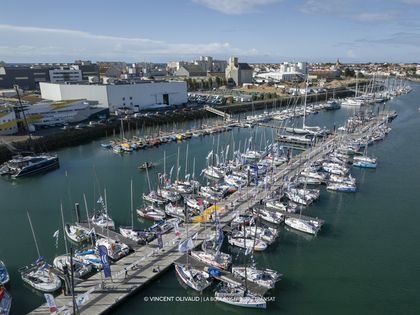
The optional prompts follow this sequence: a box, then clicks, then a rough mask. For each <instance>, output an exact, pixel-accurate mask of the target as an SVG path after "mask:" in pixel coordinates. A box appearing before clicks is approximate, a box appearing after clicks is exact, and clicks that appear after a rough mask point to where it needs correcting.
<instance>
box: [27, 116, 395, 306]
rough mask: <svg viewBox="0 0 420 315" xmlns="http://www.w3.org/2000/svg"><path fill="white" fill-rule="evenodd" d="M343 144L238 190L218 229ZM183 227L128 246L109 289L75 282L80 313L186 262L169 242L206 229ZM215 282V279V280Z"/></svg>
mask: <svg viewBox="0 0 420 315" xmlns="http://www.w3.org/2000/svg"><path fill="white" fill-rule="evenodd" d="M393 115H394V114H393V113H388V112H384V113H381V115H380V116H378V117H374V118H372V119H371V120H369V121H368V122H367V123H365V124H362V128H360V129H358V132H357V133H356V134H354V135H351V134H350V135H351V136H350V138H352V137H353V138H354V137H355V136H357V137H362V136H365V135H366V134H367V133H368V132H370V131H371V130H376V129H377V128H378V127H380V126H382V125H384V124H386V123H388V122H389V121H390V120H391V117H393ZM348 140H350V139H347V140H346V141H348ZM343 141H344V139H343V138H342V137H337V136H336V135H332V136H330V137H329V138H327V139H326V140H325V141H324V142H320V143H318V144H317V145H316V146H314V147H313V148H311V149H309V150H307V151H305V152H303V153H302V154H300V155H297V156H295V157H293V158H292V159H291V160H290V161H289V162H288V163H287V164H286V165H285V166H283V167H280V168H279V169H277V171H276V173H274V174H273V175H272V178H271V183H270V185H269V186H270V187H269V188H268V189H267V187H263V188H260V187H258V186H255V187H252V186H247V187H244V188H243V189H241V191H240V193H239V196H237V195H238V193H233V194H232V195H230V196H229V197H227V198H225V199H223V200H221V201H220V202H219V203H218V206H219V207H220V209H222V210H221V212H222V214H220V224H221V226H222V227H223V225H224V224H228V223H230V222H231V221H232V219H234V217H235V216H237V214H238V213H239V214H240V213H244V212H245V211H246V210H248V209H250V208H252V207H253V206H254V205H256V204H257V203H260V202H261V201H262V200H265V199H267V197H268V195H270V194H272V193H273V192H275V191H277V190H278V189H279V188H281V187H283V185H284V184H285V182H284V179H285V178H286V177H287V178H293V177H295V176H296V175H297V174H298V173H299V172H300V171H301V170H302V169H303V168H304V165H310V164H311V163H313V162H315V161H317V160H319V159H320V158H324V157H325V156H326V155H328V154H330V152H332V151H333V149H335V148H337V147H339V145H340V143H342V142H343ZM233 210H235V211H233ZM286 217H287V216H286ZM289 218H290V217H289ZM287 220H289V219H286V222H288V221H287ZM290 220H298V222H300V221H299V220H304V219H303V218H302V217H301V216H295V217H294V218H290ZM310 220H315V219H313V218H311V219H307V220H306V221H305V220H304V221H305V222H309V221H310ZM320 223H321V222H319V221H318V222H317V225H319V226H321V224H320ZM292 227H294V225H292ZM183 228H184V230H183V231H181V230H179V231H178V232H169V233H166V234H164V235H163V240H162V242H163V246H160V248H159V246H158V244H157V242H158V240H155V241H152V242H151V243H149V244H147V245H145V246H140V247H138V246H136V245H134V244H131V248H132V250H133V251H134V253H133V254H131V255H128V256H127V257H125V258H122V259H120V260H119V261H118V262H116V263H115V264H113V265H112V268H113V270H114V271H113V273H114V277H113V278H112V290H110V289H106V288H105V289H104V288H103V278H102V276H101V274H99V275H96V276H93V277H91V278H89V280H88V281H85V282H80V283H78V284H77V285H76V286H75V289H74V290H75V292H77V294H76V299H82V300H83V301H85V300H86V302H83V303H80V305H79V306H78V307H79V310H80V311H82V312H84V313H86V314H100V313H104V312H107V311H109V309H111V308H113V307H115V304H116V303H119V302H120V301H122V300H124V299H125V298H126V297H127V296H129V295H130V294H132V293H134V292H135V291H137V290H138V289H140V288H142V286H143V285H145V284H147V283H149V282H150V281H151V280H152V279H154V278H155V277H157V276H158V275H159V273H160V272H164V271H166V270H167V269H168V268H169V267H170V266H171V265H172V264H173V263H174V262H178V263H183V262H185V258H184V259H183V260H179V258H180V256H182V255H181V253H179V252H177V247H178V246H177V245H176V244H175V245H174V244H173V242H172V241H173V240H174V239H176V238H177V237H178V238H181V242H183V240H182V234H181V236H180V235H178V236H177V235H176V233H180V232H181V233H185V231H189V233H196V235H198V236H200V235H202V234H204V233H205V232H206V228H205V227H202V226H201V224H200V223H195V224H184V225H183ZM97 234H98V235H99V234H101V235H102V236H105V237H107V238H113V239H118V240H119V241H124V238H122V237H120V236H119V235H118V234H117V233H114V232H111V233H110V232H108V231H107V232H106V233H104V232H102V233H101V232H99V233H97ZM105 234H106V235H105ZM315 234H316V233H315ZM190 235H191V234H190ZM204 237H205V238H204V239H206V238H207V237H208V235H205V234H204ZM185 240H186V239H184V241H185ZM126 241H127V240H126ZM130 243H132V242H130ZM167 244H168V245H167ZM199 245H200V242H197V243H196V244H194V247H196V246H199ZM192 264H193V265H194V260H192ZM140 265H141V266H143V265H146V266H148V267H149V268H146V269H145V270H143V269H142V268H139V270H137V266H140ZM197 266H198V265H197V264H195V267H197ZM201 267H203V266H201ZM133 269H134V270H135V271H134V272H133V273H132V275H127V273H126V271H127V270H130V273H131V271H132V270H133ZM150 269H153V270H154V271H155V272H153V270H152V272H151V271H150ZM156 270H157V271H156ZM137 277H140V278H142V279H143V281H140V282H136V285H134V284H132V283H131V281H133V283H135V282H134V281H135V280H136V278H137ZM216 279H218V278H217V277H216ZM219 279H221V280H222V281H224V282H229V283H232V282H234V279H233V278H232V277H230V276H228V275H224V276H223V277H219ZM241 285H242V284H241ZM249 290H250V291H251V292H253V293H256V292H257V293H258V294H260V295H263V294H264V293H265V291H264V290H261V289H258V287H257V288H254V289H252V288H250V289H249ZM98 291H99V292H98ZM109 291H111V292H109ZM108 292H109V293H108ZM91 300H92V301H95V303H93V304H92V303H90V302H89V301H91ZM70 302H71V297H68V296H67V297H62V296H58V297H56V303H57V306H58V308H59V310H61V311H70V305H71V303H70ZM48 312H49V308H48V306H46V305H45V306H41V307H40V308H38V309H36V310H34V311H33V313H34V314H48Z"/></svg>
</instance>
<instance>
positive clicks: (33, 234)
mask: <svg viewBox="0 0 420 315" xmlns="http://www.w3.org/2000/svg"><path fill="white" fill-rule="evenodd" d="M26 214H27V215H28V221H29V225H30V226H31V231H32V237H33V238H34V242H35V247H36V252H37V254H38V257H41V254H40V253H39V247H38V242H37V241H36V236H35V231H34V227H33V226H32V221H31V216H30V215H29V211H26Z"/></svg>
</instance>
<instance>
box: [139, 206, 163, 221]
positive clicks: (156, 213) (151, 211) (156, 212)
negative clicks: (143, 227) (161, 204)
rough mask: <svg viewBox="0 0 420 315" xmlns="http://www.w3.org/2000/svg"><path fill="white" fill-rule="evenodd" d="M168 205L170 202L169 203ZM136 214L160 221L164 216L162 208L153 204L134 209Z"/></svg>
mask: <svg viewBox="0 0 420 315" xmlns="http://www.w3.org/2000/svg"><path fill="white" fill-rule="evenodd" d="M169 205H170V204H169ZM136 212H137V215H138V216H139V217H142V218H144V219H147V220H152V221H160V220H164V219H165V218H166V214H165V212H164V211H163V210H161V209H158V208H155V207H154V206H145V207H141V208H139V209H137V210H136Z"/></svg>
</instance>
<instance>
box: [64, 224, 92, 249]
mask: <svg viewBox="0 0 420 315" xmlns="http://www.w3.org/2000/svg"><path fill="white" fill-rule="evenodd" d="M64 231H65V233H66V235H67V237H68V238H69V239H70V240H71V241H73V242H75V243H78V244H81V243H87V242H89V240H90V237H91V233H90V231H89V230H87V229H85V228H84V227H81V226H78V225H73V224H66V225H65V227H64Z"/></svg>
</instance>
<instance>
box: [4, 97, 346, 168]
mask: <svg viewBox="0 0 420 315" xmlns="http://www.w3.org/2000/svg"><path fill="white" fill-rule="evenodd" d="M327 94H328V95H331V96H332V91H329V92H328V93H327ZM327 94H326V93H319V94H313V95H308V102H322V101H325V99H326V97H327ZM353 94H354V92H352V91H349V90H347V89H343V90H338V91H335V96H336V97H346V96H350V95H353ZM299 98H302V97H301V96H290V97H281V98H275V99H267V100H260V101H254V102H248V103H236V104H229V105H222V106H217V107H216V108H218V109H220V110H222V111H225V112H228V113H231V114H237V113H241V112H247V111H250V110H260V109H265V108H267V109H272V108H274V107H276V108H279V107H285V106H288V105H291V104H293V103H294V102H295V101H296V102H297V101H298V99H299ZM210 117H214V115H213V114H212V113H209V112H207V111H206V110H204V109H199V110H194V111H181V112H173V113H171V115H158V116H151V117H139V118H130V119H126V120H125V121H124V124H123V126H124V130H135V129H137V130H138V129H140V128H142V127H150V126H159V125H165V124H171V123H180V122H185V121H191V120H195V119H208V118H210ZM120 129H121V124H120V121H118V120H116V121H113V122H109V123H107V124H100V125H96V126H93V127H86V128H83V129H67V130H61V129H55V130H51V131H52V132H50V133H48V134H46V135H42V136H33V137H32V140H31V141H30V140H29V139H28V137H24V136H21V137H13V138H12V139H13V140H10V139H8V137H3V138H2V139H1V142H3V144H0V163H3V162H5V161H7V160H9V159H10V158H11V157H12V156H13V155H15V154H16V153H17V152H22V151H34V152H48V151H53V150H57V149H60V148H64V147H69V146H75V145H79V144H83V143H87V142H89V141H92V140H95V139H99V138H102V137H107V136H111V135H116V134H119V133H120V131H121V130H120ZM4 142H7V143H8V144H5V143H4ZM14 149H16V150H14Z"/></svg>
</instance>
